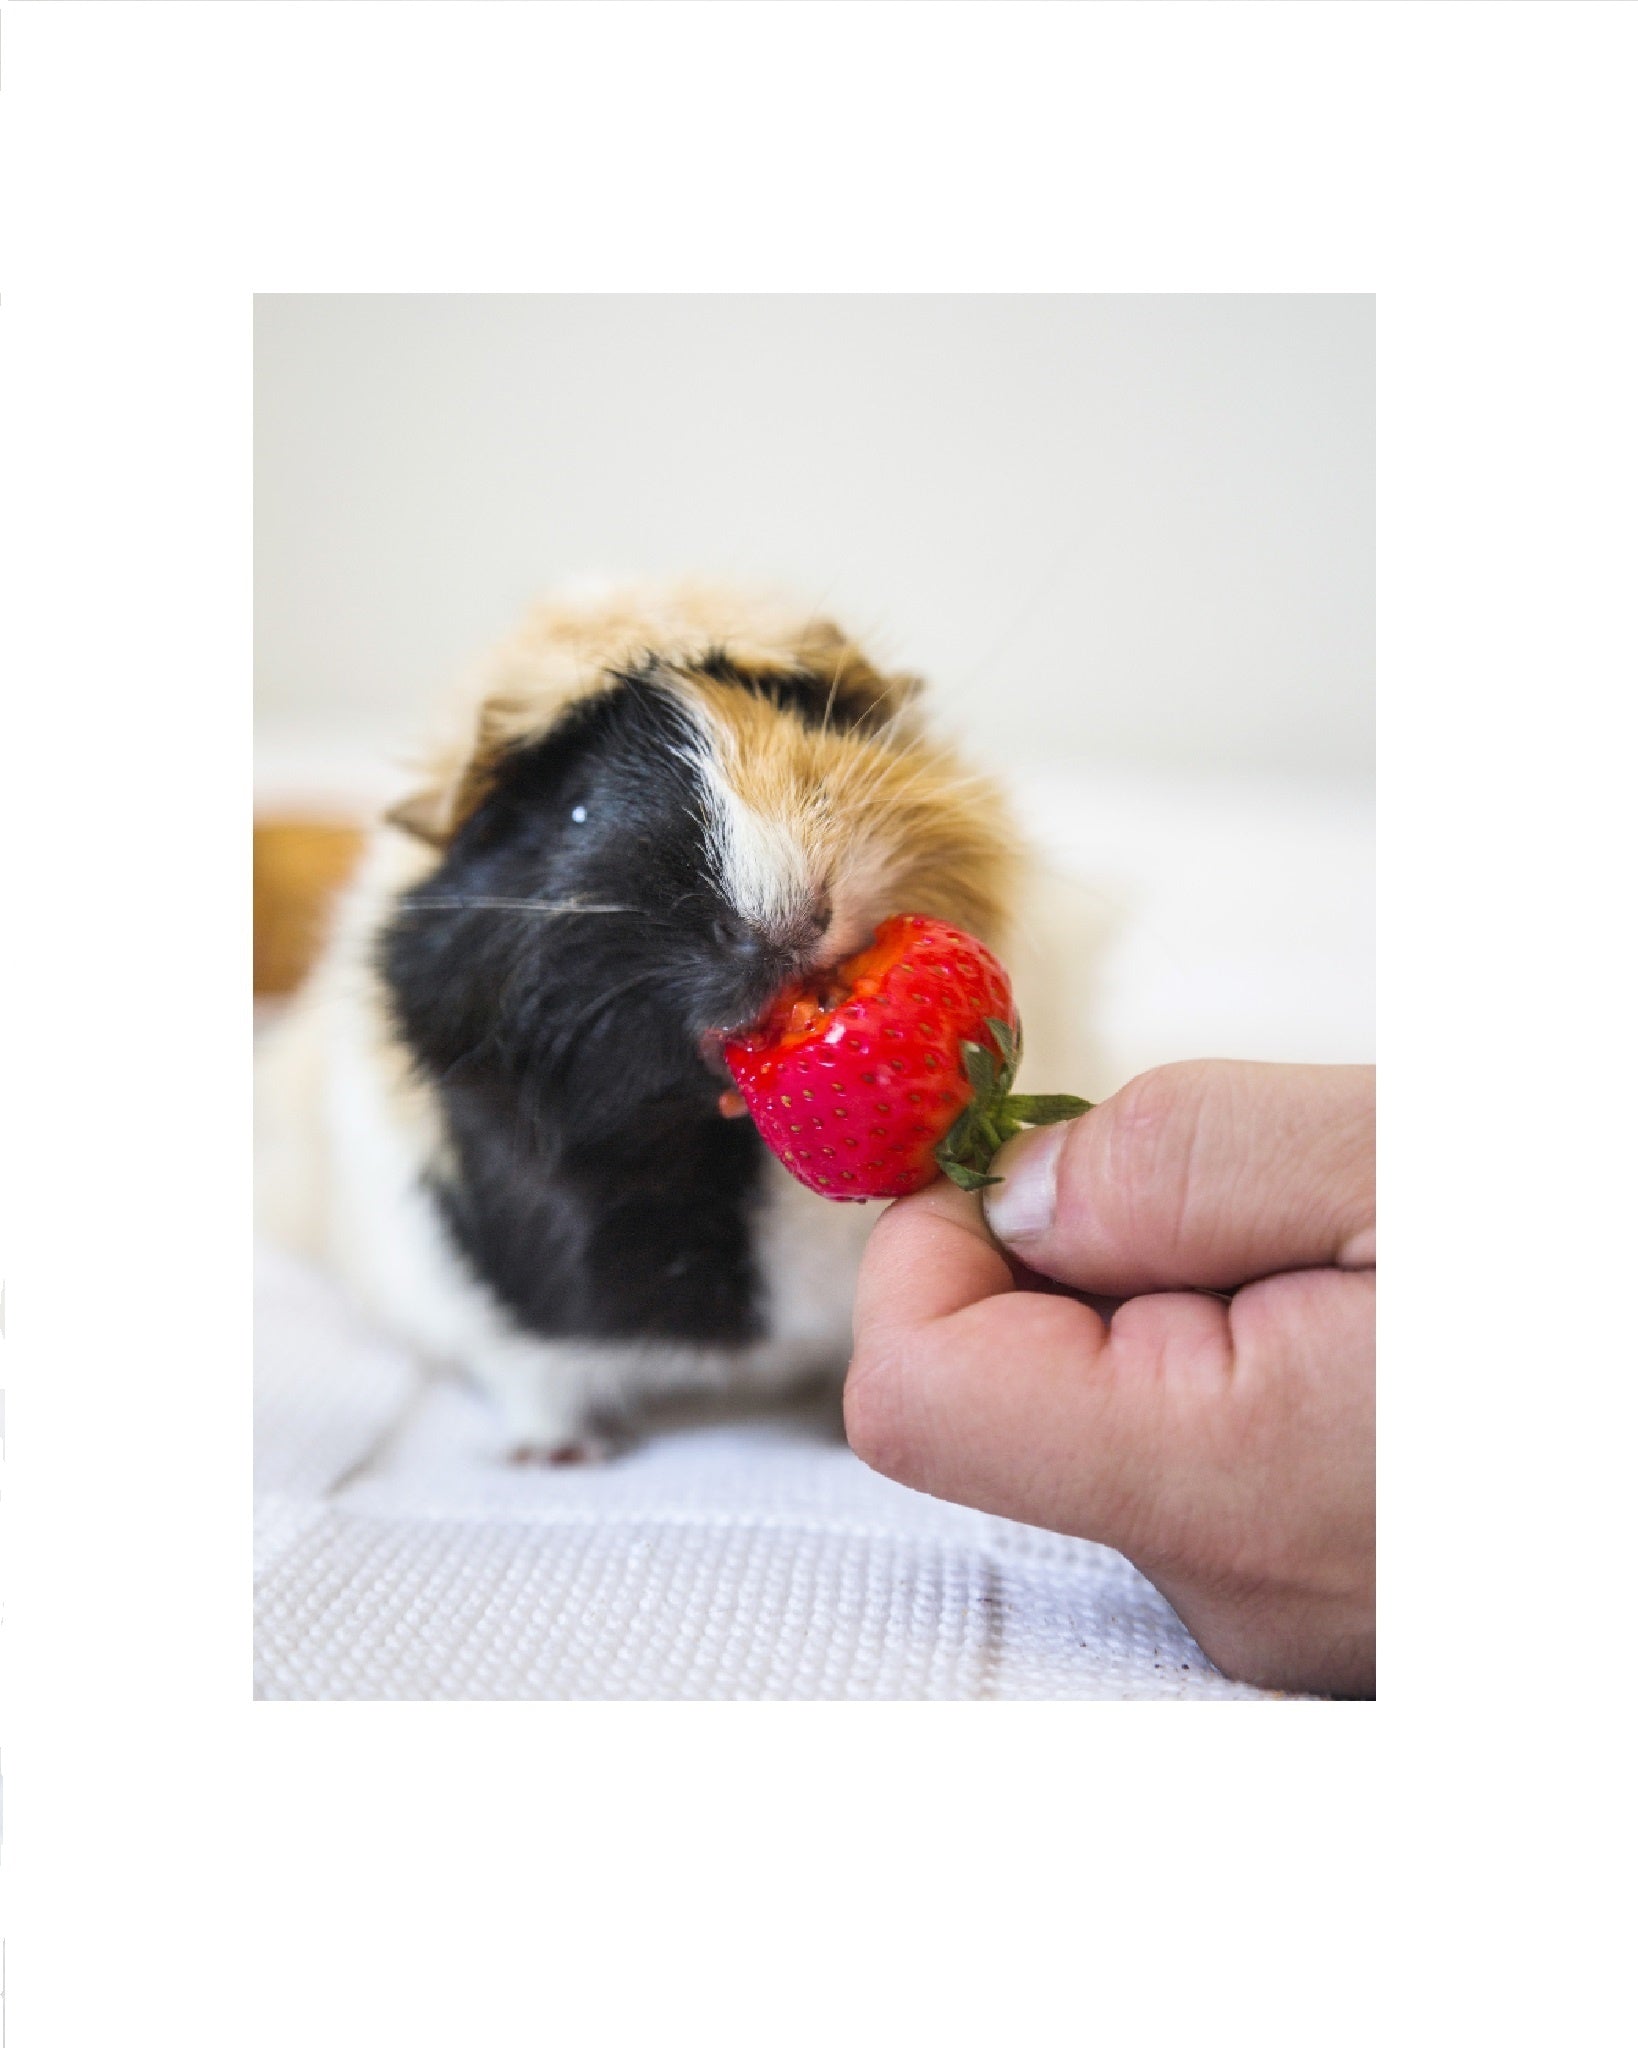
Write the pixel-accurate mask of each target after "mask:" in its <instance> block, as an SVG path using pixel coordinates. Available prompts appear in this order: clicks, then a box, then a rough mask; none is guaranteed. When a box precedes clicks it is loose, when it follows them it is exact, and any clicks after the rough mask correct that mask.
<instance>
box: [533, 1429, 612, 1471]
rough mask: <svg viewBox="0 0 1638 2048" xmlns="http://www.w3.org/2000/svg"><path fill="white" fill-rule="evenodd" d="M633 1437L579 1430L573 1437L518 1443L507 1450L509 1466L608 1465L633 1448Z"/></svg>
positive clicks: (608, 1431) (599, 1431) (601, 1431)
mask: <svg viewBox="0 0 1638 2048" xmlns="http://www.w3.org/2000/svg"><path fill="white" fill-rule="evenodd" d="M630 1443H631V1439H630V1438H629V1437H626V1436H623V1435H621V1434H620V1433H619V1432H617V1431H614V1430H590V1429H582V1430H577V1431H576V1432H575V1433H574V1435H572V1436H558V1437H553V1438H551V1439H549V1440H540V1441H533V1442H528V1441H526V1442H522V1443H514V1444H513V1445H512V1446H511V1448H510V1449H509V1450H508V1451H507V1453H506V1462H507V1463H508V1464H509V1465H606V1464H607V1463H608V1461H609V1460H610V1459H611V1458H617V1457H619V1455H620V1453H621V1452H622V1451H624V1450H626V1449H628V1448H629V1447H630Z"/></svg>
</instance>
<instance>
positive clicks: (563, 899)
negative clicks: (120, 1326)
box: [258, 585, 1017, 1461]
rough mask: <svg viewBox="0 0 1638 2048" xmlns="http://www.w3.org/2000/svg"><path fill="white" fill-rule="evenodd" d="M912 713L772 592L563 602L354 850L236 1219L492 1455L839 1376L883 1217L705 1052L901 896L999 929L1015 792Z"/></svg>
mask: <svg viewBox="0 0 1638 2048" xmlns="http://www.w3.org/2000/svg"><path fill="white" fill-rule="evenodd" d="M920 698H921V685H920V683H919V681H918V680H917V679H916V678H914V677H912V676H909V675H903V674H898V673H889V672H886V671H884V670H882V669H880V668H878V667H876V666H875V665H874V664H873V663H872V662H871V661H870V660H869V659H868V658H867V657H866V655H865V654H864V653H863V651H862V650H861V649H860V647H859V646H858V645H857V644H856V643H855V642H854V641H853V640H852V639H850V638H849V637H848V636H847V635H845V634H844V633H843V632H842V631H840V630H839V629H838V628H837V627H836V626H834V625H832V624H830V623H829V622H827V621H824V620H820V619H816V618H814V617H813V616H812V615H811V614H809V613H806V612H803V611H800V610H796V609H791V608H788V607H785V606H783V605H781V604H779V603H777V602H774V601H772V600H769V599H765V598H761V597H753V596H747V595H744V594H740V593H734V592H730V591H722V590H716V589H707V588H702V587H698V586H693V585H685V586H670V585H668V586H663V587H658V588H638V589H631V588H626V589H619V590H615V591H610V592H606V593H603V594H601V595H599V596H592V597H582V598H579V599H574V600H562V601H558V602H554V603H550V604H547V605H545V606H543V607H541V608H540V609H539V610H537V611H536V612H535V613H533V614H532V615H531V616H530V618H529V619H528V620H527V621H526V622H525V624H524V626H523V627H522V629H521V631H520V632H519V634H518V635H517V637H516V638H515V639H514V640H512V641H511V642H510V643H509V644H508V645H507V646H506V647H504V648H503V649H502V650H501V651H500V652H499V653H498V655H497V656H496V657H495V658H494V659H493V660H492V661H491V662H490V663H489V665H488V666H487V668H486V669H484V670H483V671H482V672H481V674H480V675H479V677H478V678H477V690H476V702H475V703H472V702H471V699H470V697H469V698H468V700H467V701H468V704H469V707H470V708H469V709H468V710H467V711H466V712H465V714H464V715H463V716H461V717H460V719H459V720H458V723H457V724H456V726H455V729H454V734H453V737H452V738H451V740H450V741H449V743H448V744H446V745H444V746H443V747H441V748H440V749H438V750H437V751H436V753H435V754H434V756H433V758H432V761H431V764H430V768H429V771H428V773H427V775H426V778H425V782H424V786H423V787H422V788H420V789H419V791H418V792H417V793H416V794H415V795H414V796H412V797H411V798H409V799H408V800H407V801H406V802H404V803H402V804H400V805H399V806H397V808H396V809H394V810H393V811H392V812H391V813H390V814H389V815H388V816H387V818H386V819H384V820H383V821H382V823H381V824H380V826H379V827H378V828H377V829H376V830H375V832H374V833H373V835H372V838H371V841H370V843H369V845H368V848H367V851H366V854H365V857H364V859H363V861H362V864H361V867H360V871H359V873H358V875H357V877H356V879H355V880H354V882H353V883H352V884H351V886H350V888H349V889H348V891H347V892H346V894H345V895H344V897H343V898H342V900H341V901H340V903H339V905H338V909H337V913H336V915H335V918H334V920H333V926H332V929H331V932H330V936H329V939H328V943H327V947H326V950H325V951H324V953H323V955H322V957H321V959H320V961H319V963H318V965H317V967H316V969H315V971H314V972H313V974H312V975H311V977H310V979H309V981H308V983H307V985H306V987H305V988H304V989H303V991H302V992H301V993H300V994H299V995H298V996H297V997H296V999H295V1001H294V1003H293V1005H292V1008H291V1011H290V1013H289V1015H288V1016H287V1017H285V1018H284V1019H283V1020H281V1023H280V1025H279V1026H278V1027H277V1028H276V1030H275V1033H274V1035H273V1040H272V1042H271V1043H270V1044H269V1045H268V1047H267V1048H266V1052H265V1056H264V1059H263V1061H262V1063H261V1064H262V1072H261V1075H260V1077H259V1093H258V1183H259V1215H260V1218H261V1221H262V1222H263V1223H264V1225H265V1226H266V1227H268V1228H269V1229H270V1230H271V1231H272V1232H273V1233H274V1234H275V1235H277V1236H280V1237H282V1238H284V1239H285V1240H286V1241H288V1242H291V1243H293V1244H295V1245H296V1246H297V1247H298V1248H300V1249H303V1250H306V1251H307V1252H309V1253H311V1254H313V1255H316V1256H317V1257H319V1258H321V1259H323V1260H324V1261H326V1262H327V1263H328V1264H329V1265H331V1266H332V1267H333V1268H334V1269H335V1270H336V1272H337V1273H338V1274H339V1275H340V1276H341V1277H342V1279H343V1280H344V1281H345V1282H346V1283H347V1285H348V1286H349V1287H350V1288H351V1289H352V1290H353V1291H354V1292H355V1294H356V1295H357V1296H358V1297H359V1298H360V1299H361V1300H362V1302H363V1303H364V1304H365V1305H366V1307H367V1308H368V1309H369V1311H370V1312H371V1313H372V1314H373V1315H374V1316H376V1317H377V1318H379V1319H380V1321H381V1322H382V1323H384V1324H385V1325H386V1326H387V1327H388V1328H389V1329H391V1330H392V1331H394V1332H396V1333H397V1334H398V1335H399V1337H401V1338H402V1339H403V1340H404V1341H406V1342H407V1343H408V1344H409V1345H410V1346H411V1347H412V1348H413V1349H414V1350H415V1351H416V1352H417V1353H419V1354H420V1355H421V1356H422V1357H424V1358H425V1359H427V1360H429V1361H434V1362H439V1363H442V1364H445V1365H448V1366H453V1367H456V1368H459V1369H460V1370H462V1371H464V1372H465V1373H467V1374H469V1375H470V1376H471V1377H472V1378H473V1379H474V1380H475V1381H476V1382H477V1383H478V1384H479V1385H480V1387H482V1388H483V1389H485V1390H486V1391H487V1392H488V1393H489V1395H490V1396H491V1397H492V1398H493V1400H494V1402H495V1404H496V1407H497V1408H498V1411H499V1417H500V1421H501V1425H502V1428H503V1429H504V1432H505V1437H506V1442H507V1445H508V1447H509V1448H510V1450H511V1451H512V1453H513V1454H514V1455H516V1456H519V1457H524V1458H538V1459H548V1460H552V1461H567V1460H571V1459H578V1458H585V1457H594V1456H598V1455H601V1454H604V1453H605V1452H606V1451H607V1450H608V1449H609V1448H610V1447H611V1446H612V1445H613V1444H614V1443H616V1442H617V1441H619V1439H620V1437H621V1435H622V1434H623V1433H625V1432H626V1431H629V1429H630V1427H631V1425H632V1423H633V1421H634V1419H635V1418H636V1417H637V1416H638V1415H639V1414H640V1412H641V1405H642V1402H643V1400H644V1398H645V1397H650V1396H653V1395H655V1394H657V1393H659V1392H661V1391H675V1390H682V1389H692V1388H701V1387H706V1386H712V1385H716V1386H733V1387H742V1388H755V1389H762V1390H767V1389H775V1388H781V1387H784V1386H787V1385H789V1384H792V1383H795V1382H797V1381H800V1380H806V1379H810V1378H812V1377H813V1376H814V1375H816V1374H819V1373H835V1374H840V1372H841V1370H842V1369H843V1368H844V1367H845V1364H846V1361H847V1356H848V1348H849V1325H850V1315H851V1305H852V1288H853V1278H854V1272H855V1268H856V1265H857V1261H858V1257H859V1254H860V1251H861V1249H862V1244H863V1237H864V1235H865V1233H866V1232H867V1231H868V1228H869V1224H870V1222H871V1221H872V1220H873V1212H872V1211H871V1210H870V1209H868V1208H866V1209H860V1208H856V1207H853V1206H850V1205H842V1204H836V1203H830V1202H826V1201H824V1200H823V1199H821V1198H820V1197H818V1196H815V1195H813V1194H810V1193H809V1192H807V1191H806V1190H805V1189H803V1188H802V1187H800V1186H799V1185H798V1184H797V1183H796V1182H795V1181H793V1180H791V1179H790V1178H789V1177H788V1176H787V1175H786V1174H785V1172H784V1171H783V1169H782V1168H781V1167H780V1166H779V1165H778V1163H777V1162H776V1161H775V1160H774V1158H773V1157H772V1155H771V1154H770V1153H769V1152H768V1151H767V1150H766V1148H765V1147H764V1145H763V1143H762V1141H761V1139H760V1138H759V1137H758V1135H757V1133H756V1131H755V1129H754V1128H753V1126H752V1125H751V1124H750V1122H749V1121H748V1120H745V1119H743V1118H740V1119H737V1120H736V1119H731V1118H728V1117H725V1116H724V1114H723V1113H722V1108H721V1104H722V1102H723V1098H724V1091H725V1089H726V1088H727V1085H728V1084H727V1079H726V1074H725V1071H724V1069H723V1067H722V1064H721V1058H720V1053H719V1052H718V1051H717V1050H716V1048H717V1046H718V1044H719V1043H720V1039H721V1037H722V1035H723V1034H724V1033H728V1032H732V1031H733V1030H734V1029H736V1028H738V1027H743V1026H745V1025H747V1024H749V1023H751V1022H752V1021H754V1020H755V1018H756V1017H757V1016H758V1015H759V1014H760V1013H761V1012H762V1010H763V1009H764V1008H765V1007H766V1005H767V1003H768V1001H769V999H770V998H771V997H772V996H773V994H774V993H775V991H776V990H777V989H778V988H779V987H780V986H781V984H783V983H784V982H785V981H787V980H788V979H789V978H790V977H791V976H793V975H796V974H803V973H806V972H809V971H811V970H813V969H817V968H822V967H824V966H827V965H830V964H832V963H834V962H835V961H838V960H840V959H843V958H845V957H846V956H847V955H848V954H850V953H852V952H855V951H857V950H858V949H859V948H860V947H861V946H863V945H864V944H866V943H867V942H868V940H869V938H870V935H871V933H872V931H873V930H874V928H875V927H876V925H877V924H879V923H880V921H881V920H882V919H883V918H885V917H888V916H890V915H892V914H893V913H894V912H897V911H920V912H923V913H926V914H929V915H932V916H936V917H940V918H944V919H947V920H948V921H949V922H951V923H953V924H957V925H960V926H962V927H964V928H965V929H967V930H969V931H971V932H973V933H975V934H976V935H977V936H978V937H980V938H981V939H983V940H985V941H986V943H989V944H991V945H994V944H996V943H997V942H998V941H999V940H1000V939H1001V938H1002V936H1003V932H1004V928H1005V925H1006V921H1007V915H1008V910H1009V903H1010V898H1011V893H1012V889H1013V883H1014V877H1015V868H1016V860H1017V855H1016V852H1015V842H1014V835H1013V831H1012V827H1011V824H1010V822H1009V819H1008V814H1007V809H1006V805H1005V801H1004V799H1003V797H1002V794H1001V792H1000V790H999V789H998V788H997V787H996V786H995V785H994V784H992V783H991V782H990V781H989V780H988V779H987V778H986V777H984V776H982V775H979V774H976V773H974V772H973V770H972V769H971V768H970V767H969V766H967V765H966V764H965V763H963V762H962V761H961V760H960V759H959V758H958V757H957V756H956V755H955V754H954V753H952V752H951V751H950V749H949V748H948V747H947V746H946V745H944V744H942V743H940V742H938V741H936V740H935V739H933V738H931V737H930V736H929V735H928V733H927V731H926V729H925V727H924V725H923V721H922V717H921V709H920ZM730 1102H731V1098H730Z"/></svg>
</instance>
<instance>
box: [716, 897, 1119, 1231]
mask: <svg viewBox="0 0 1638 2048" xmlns="http://www.w3.org/2000/svg"><path fill="white" fill-rule="evenodd" d="M1018 1032H1019V1024H1018V1012H1017V1010H1016V1008H1015V1007H1014V1005H1013V1000H1012V987H1011V984H1010V983H1009V982H1008V980H1007V976H1006V970H1005V969H1004V968H1003V967H1002V965H1001V963H1000V962H999V961H998V960H997V959H996V958H995V956H994V954H992V953H990V952H988V951H987V950H986V949H985V948H984V947H983V946H981V945H980V944H979V943H978V941H977V940H976V939H975V938H971V937H969V935H968V934H967V933H966V932H963V931H957V930H956V928H955V926H954V925H948V924H940V923H939V921H938V920H937V919H936V918H932V917H890V918H889V919H888V920H887V922H886V923H885V924H883V925H879V926H878V927H877V930H876V935H875V937H874V938H873V939H872V941H871V943H870V944H869V945H868V946H867V947H866V948H865V949H864V951H863V952H862V953H855V954H854V956H853V957H852V959H851V960H844V961H842V962H841V963H840V965H839V966H837V967H834V968H832V969H830V970H829V971H827V972H826V973H823V974H820V975H815V976H813V977H810V979H808V980H806V981H800V982H794V983H792V984H791V985H790V986H789V987H788V988H785V989H783V990H781V992H780V993H779V995H777V996H776V997H775V998H774V1001H773V1003H772V1005H771V1006H770V1007H769V1009H768V1010H767V1011H766V1013H765V1014H764V1015H763V1017H762V1018H761V1019H760V1021H759V1022H758V1023H756V1024H755V1025H753V1027H752V1028H751V1029H750V1030H749V1031H747V1032H744V1033H743V1034H742V1035H741V1036H739V1037H737V1038H730V1039H729V1040H728V1041H727V1042H726V1043H725V1044H724V1046H723V1049H722V1050H723V1055H724V1057H725V1058H726V1060H727V1062H728V1070H729V1072H730V1073H731V1074H732V1075H733V1077H734V1081H735V1083H736V1085H737V1087H738V1089H739V1092H740V1094H741V1095H742V1096H743V1097H744V1099H745V1106H746V1107H747V1108H748V1109H749V1111H750V1113H751V1116H752V1118H753V1119H754V1121H755V1123H756V1127H757V1129H758V1130H759V1131H760V1132H761V1133H762V1135H763V1137H764V1138H765V1139H766V1140H767V1141H768V1143H769V1144H770V1145H771V1146H772V1147H773V1149H774V1151H775V1152H776V1153H777V1154H778V1156H779V1158H780V1159H781V1160H782V1161H783V1163H784V1164H785V1165H786V1166H787V1167H789V1169H790V1171H791V1172H792V1173H794V1174H795V1175H796V1178H797V1179H798V1180H799V1181H801V1182H802V1184H803V1185H804V1186H805V1187H810V1188H812V1189H813V1190H814V1192H815V1193H816V1194H820V1195H827V1196H829V1198H830V1199H831V1200H832V1201H835V1202H865V1201H870V1200H872V1199H876V1198H879V1197H882V1196H886V1195H907V1194H909V1193H911V1192H912V1190H914V1189H916V1188H922V1187H926V1186H927V1184H928V1183H929V1181H932V1180H936V1179H937V1177H938V1174H939V1172H940V1170H941V1169H942V1171H943V1172H945V1173H947V1174H948V1175H949V1177H950V1178H951V1180H953V1181H955V1182H956V1184H957V1185H958V1186H960V1187H964V1188H979V1187H988V1186H990V1185H992V1184H993V1181H994V1178H995V1177H994V1176H993V1175H991V1174H990V1173H989V1170H988V1169H989V1163H990V1160H991V1158H992V1157H993V1156H994V1154H995V1152H996V1150H997V1149H998V1147H999V1146H1000V1145H1001V1144H1003V1143H1004V1142H1005V1140H1006V1139H1008V1138H1010V1137H1012V1136H1014V1135H1015V1134H1016V1133H1017V1132H1018V1131H1019V1130H1020V1129H1021V1128H1022V1127H1023V1126H1024V1125H1025V1124H1045V1123H1058V1122H1060V1121H1061V1120H1062V1119H1063V1118H1065V1117H1071V1116H1079V1115H1080V1113H1081V1112H1082V1110H1084V1109H1088V1108H1090V1107H1091V1105H1090V1104H1089V1103H1086V1102H1083V1101H1082V1100H1081V1099H1080V1097H1079V1096H1078V1095H1013V1096H1009V1095H1008V1094H1007V1090H1008V1088H1009V1087H1010V1086H1011V1083H1012V1077H1013V1074H1014V1072H1015V1071H1016V1069H1017V1066H1018ZM737 1107H738V1105H737V1104H736V1103H733V1102H732V1100H731V1099H730V1098H724V1108H725V1111H730V1110H737Z"/></svg>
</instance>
